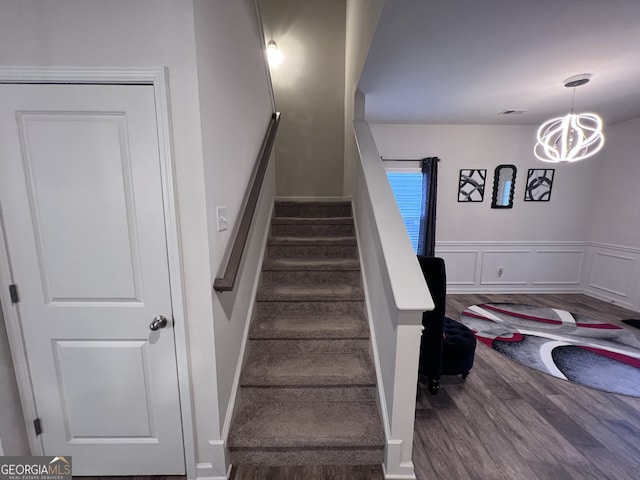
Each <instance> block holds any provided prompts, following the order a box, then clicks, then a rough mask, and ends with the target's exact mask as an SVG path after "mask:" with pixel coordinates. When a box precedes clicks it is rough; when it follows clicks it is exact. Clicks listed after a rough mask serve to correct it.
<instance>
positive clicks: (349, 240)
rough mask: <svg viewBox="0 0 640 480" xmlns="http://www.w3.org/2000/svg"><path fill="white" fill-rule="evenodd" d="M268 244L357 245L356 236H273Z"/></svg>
mask: <svg viewBox="0 0 640 480" xmlns="http://www.w3.org/2000/svg"><path fill="white" fill-rule="evenodd" d="M267 245H356V237H354V236H313V237H303V236H297V235H296V236H272V237H270V238H269V240H268V241H267Z"/></svg>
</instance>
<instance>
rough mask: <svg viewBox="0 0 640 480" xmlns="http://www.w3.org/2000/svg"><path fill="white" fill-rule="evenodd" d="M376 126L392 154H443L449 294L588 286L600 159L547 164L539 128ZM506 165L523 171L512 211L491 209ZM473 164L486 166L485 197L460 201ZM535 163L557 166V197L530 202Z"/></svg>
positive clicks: (440, 236)
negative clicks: (498, 173) (528, 184)
mask: <svg viewBox="0 0 640 480" xmlns="http://www.w3.org/2000/svg"><path fill="white" fill-rule="evenodd" d="M371 129H372V131H373V134H374V137H375V139H376V143H377V144H378V149H379V150H380V154H381V155H382V157H383V158H385V159H420V158H424V157H427V156H437V157H439V158H440V159H441V161H440V163H439V166H438V207H437V225H436V241H437V245H436V252H437V254H438V255H439V256H442V257H443V258H445V260H446V262H447V274H448V283H449V291H450V292H452V293H453V292H461V291H475V292H505V293H506V292H528V291H539V292H544V291H555V292H558V291H564V292H577V291H581V289H582V280H583V278H582V276H583V260H584V258H585V257H586V255H587V248H588V239H589V225H590V218H591V212H592V209H593V208H592V207H593V203H594V198H593V188H594V186H595V177H596V173H597V171H598V168H599V164H600V162H601V161H602V159H601V158H599V157H594V158H592V159H591V160H587V161H584V162H581V163H577V164H572V165H555V166H554V165H550V164H546V163H543V162H540V161H539V160H537V159H536V158H535V157H534V155H533V145H534V142H535V127H532V126H500V125H372V126H371ZM500 164H513V165H515V166H516V168H517V170H518V172H517V176H516V182H515V195H514V205H513V208H512V209H492V208H491V198H492V190H493V176H494V175H493V174H494V169H495V167H496V166H498V165H500ZM468 168H473V169H475V168H484V169H487V178H486V184H485V195H484V201H483V202H478V203H460V202H458V182H459V173H460V169H468ZM529 168H555V176H554V182H553V189H552V192H551V201H549V202H525V201H524V191H525V188H524V187H525V181H526V176H527V172H528V169H529ZM500 268H502V269H503V272H502V274H501V275H500V276H498V269H500Z"/></svg>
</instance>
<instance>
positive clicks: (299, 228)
mask: <svg viewBox="0 0 640 480" xmlns="http://www.w3.org/2000/svg"><path fill="white" fill-rule="evenodd" d="M354 234H355V233H354V228H353V224H342V225H340V224H330V225H320V224H311V225H302V224H273V225H271V235H273V236H290V237H296V236H298V237H302V236H327V237H349V236H352V235H354Z"/></svg>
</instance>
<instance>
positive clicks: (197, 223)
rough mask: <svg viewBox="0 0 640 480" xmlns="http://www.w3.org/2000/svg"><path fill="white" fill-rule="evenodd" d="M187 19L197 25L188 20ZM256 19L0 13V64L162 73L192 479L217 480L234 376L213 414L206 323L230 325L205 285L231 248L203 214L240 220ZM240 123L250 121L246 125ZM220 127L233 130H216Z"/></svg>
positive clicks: (18, 8)
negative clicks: (218, 209)
mask: <svg viewBox="0 0 640 480" xmlns="http://www.w3.org/2000/svg"><path fill="white" fill-rule="evenodd" d="M194 9H195V12H194ZM194 13H195V15H202V17H203V18H202V19H200V18H197V19H194ZM253 18H254V14H253V12H252V11H251V9H250V8H249V3H247V2H244V1H243V2H236V1H234V0H224V1H222V0H220V1H216V2H206V1H196V2H195V6H194V2H193V1H187V0H137V1H135V2H131V1H129V0H111V1H109V2H105V1H100V0H60V1H56V2H43V1H40V0H5V1H3V2H2V3H1V4H0V45H2V48H0V65H26V66H58V67H60V66H76V67H167V70H168V76H169V100H170V109H171V123H172V141H173V154H174V163H175V171H176V184H177V185H176V187H177V188H176V191H177V200H178V215H179V219H180V237H181V243H182V250H183V258H182V260H183V275H184V281H185V285H184V295H185V304H186V310H187V311H186V314H187V328H188V341H189V354H190V359H189V360H190V369H191V380H192V407H193V410H194V423H195V428H196V439H195V441H196V453H197V455H196V456H197V459H198V462H200V464H201V466H203V468H202V469H201V470H199V474H203V473H204V474H205V475H210V476H216V475H218V474H219V473H222V474H224V473H226V472H224V470H225V465H224V459H222V460H221V459H220V452H221V451H222V442H221V441H220V439H221V433H222V425H221V418H223V416H224V414H225V413H226V404H227V402H228V398H229V395H230V393H229V378H232V375H233V371H235V365H232V366H231V365H226V364H224V365H223V366H222V367H221V368H222V371H221V375H220V388H221V389H223V390H224V392H225V393H224V396H223V400H222V402H221V403H219V402H218V386H219V385H218V378H217V372H216V360H217V358H216V355H217V352H216V339H215V332H214V318H215V320H216V322H217V321H218V320H219V322H218V323H217V324H216V325H217V326H218V327H220V326H221V325H222V326H225V323H226V322H228V321H229V319H230V315H226V314H225V315H223V316H222V317H219V316H220V315H221V312H222V308H221V307H220V304H219V302H218V301H217V300H216V299H215V298H214V297H213V296H212V283H213V282H212V279H213V278H214V277H215V276H216V275H217V274H218V271H217V268H218V266H219V263H220V257H222V252H224V251H225V249H226V246H227V242H228V238H229V237H228V233H227V234H225V235H220V236H218V235H217V234H216V233H215V231H213V230H212V229H211V222H212V221H213V216H212V215H211V214H209V212H208V209H210V208H211V207H212V206H214V205H226V206H228V207H229V211H230V213H231V214H232V216H234V217H235V216H237V215H236V213H237V210H238V208H239V203H240V199H241V197H242V193H243V191H244V189H245V185H246V183H247V180H248V179H247V172H248V168H249V167H248V165H249V163H248V162H249V161H250V158H251V157H252V158H253V159H255V150H256V144H257V142H259V140H261V139H262V136H263V135H264V129H265V128H266V123H267V121H268V118H265V115H264V113H266V112H265V107H264V102H263V96H264V84H263V80H264V78H265V76H264V67H263V68H262V76H257V77H255V78H253V77H252V78H246V75H254V74H255V75H258V73H257V72H258V70H259V68H258V67H257V64H258V57H259V55H258V52H257V50H258V49H259V46H258V45H259V44H256V41H257V40H256V33H255V32H256V28H255V26H254V25H252V23H251V22H252V19H253ZM206 22H209V23H210V25H207V24H206ZM236 29H237V30H236ZM196 32H197V38H196ZM196 44H197V45H196ZM196 46H197V47H198V50H197V51H196ZM209 49H212V51H211V52H209V51H208V50H209ZM209 55H210V56H209ZM198 67H200V68H201V69H202V72H200V75H199V74H198ZM218 85H220V86H221V88H220V89H218ZM201 87H202V90H203V94H202V96H200V89H201ZM250 89H251V90H250ZM253 89H255V90H256V91H255V92H254V91H253ZM252 102H256V103H255V105H254V104H253V103H252ZM201 108H202V122H201ZM254 114H255V115H256V117H255V118H254V117H252V116H253V115H254ZM247 119H251V120H250V121H249V123H248V124H245V121H246V120H247ZM223 120H227V121H230V123H229V124H225V125H221V124H220V121H223ZM203 129H206V131H204V132H203ZM205 137H206V138H205ZM236 142H237V143H236ZM238 146H239V147H240V148H238V149H236V147H238ZM232 147H233V148H232ZM232 150H233V151H234V152H235V153H234V154H233V155H232V154H231V153H230V152H231V151H232ZM237 150H240V153H239V154H238V153H237ZM234 220H235V218H232V222H233V221H234ZM238 303H239V304H243V303H248V302H247V300H246V299H238ZM243 308H246V306H244V307H243ZM241 310H242V309H239V310H238V314H240V311H241ZM232 328H233V329H237V328H239V327H236V326H234V327H232ZM221 330H222V333H221V335H224V334H225V333H226V332H225V331H224V328H221ZM234 331H235V330H234ZM236 334H237V332H236ZM234 342H235V343H236V344H237V339H236V340H234ZM227 354H229V351H225V352H223V353H222V354H221V355H222V356H223V357H225V358H226V357H227ZM3 408H4V407H3ZM3 440H4V439H3ZM5 448H6V445H5ZM221 462H222V463H221ZM207 466H208V467H207ZM209 467H210V468H209ZM207 468H208V469H207ZM220 470H222V472H220Z"/></svg>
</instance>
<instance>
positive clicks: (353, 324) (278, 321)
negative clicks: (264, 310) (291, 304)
mask: <svg viewBox="0 0 640 480" xmlns="http://www.w3.org/2000/svg"><path fill="white" fill-rule="evenodd" d="M249 338H253V339H257V338H263V339H266V338H369V327H368V325H367V323H366V320H365V319H364V318H362V317H360V316H356V315H331V316H329V315H272V316H263V317H259V318H257V319H256V321H255V322H254V324H253V326H252V328H251V332H250V334H249Z"/></svg>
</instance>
